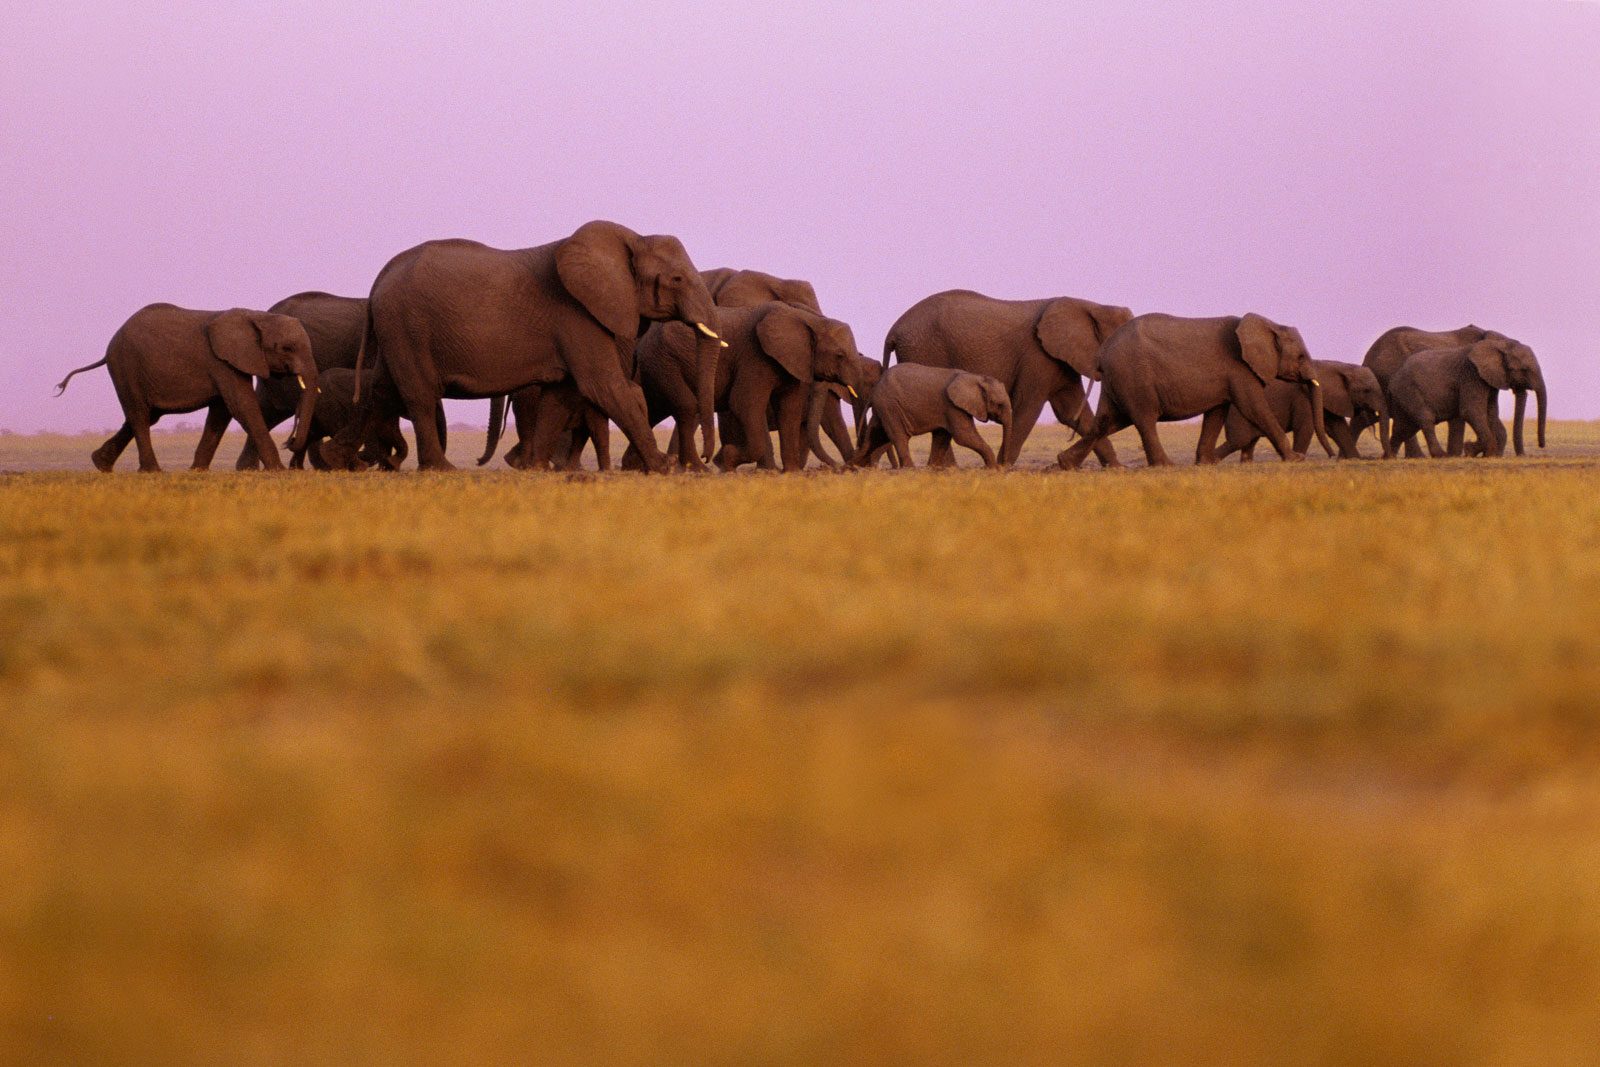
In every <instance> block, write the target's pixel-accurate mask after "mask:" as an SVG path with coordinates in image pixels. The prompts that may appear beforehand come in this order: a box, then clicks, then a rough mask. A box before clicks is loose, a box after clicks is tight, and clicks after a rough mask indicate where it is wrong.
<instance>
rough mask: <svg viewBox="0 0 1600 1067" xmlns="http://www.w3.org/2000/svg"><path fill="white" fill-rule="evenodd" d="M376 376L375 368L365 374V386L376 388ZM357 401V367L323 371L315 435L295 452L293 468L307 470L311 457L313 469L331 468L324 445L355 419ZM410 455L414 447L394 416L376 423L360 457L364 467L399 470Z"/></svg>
mask: <svg viewBox="0 0 1600 1067" xmlns="http://www.w3.org/2000/svg"><path fill="white" fill-rule="evenodd" d="M373 375H374V371H373V368H371V367H368V368H367V369H366V370H364V371H363V372H362V378H363V379H364V383H365V387H366V388H368V389H370V388H372V378H373ZM355 398H356V372H355V368H353V367H330V368H328V369H327V370H325V371H323V372H322V375H321V377H320V378H319V379H318V381H317V399H316V405H315V407H314V409H313V411H312V414H311V432H310V433H309V434H308V435H307V437H306V446H305V447H304V448H302V449H300V450H299V451H297V452H295V453H294V458H293V459H291V460H290V461H289V466H290V467H291V468H294V469H297V470H298V469H300V468H303V467H304V466H305V463H306V459H307V457H309V458H310V460H311V466H312V467H313V468H315V469H316V470H319V471H325V470H328V469H329V467H328V463H327V461H326V460H325V459H323V458H322V442H323V441H324V440H326V439H328V438H330V437H332V436H333V435H334V434H336V433H338V432H339V431H340V430H342V429H344V427H345V426H346V425H347V424H348V423H349V422H350V420H351V419H353V418H355V414H356V399H355ZM410 452H411V446H410V445H408V444H407V443H406V437H405V434H403V433H401V432H400V420H399V418H397V417H393V416H391V417H389V418H387V419H379V420H375V421H374V422H373V424H372V429H371V431H370V432H369V433H368V434H367V440H366V442H365V443H364V444H363V445H362V446H361V451H360V453H359V456H360V459H361V462H362V464H363V465H364V466H368V467H372V466H376V467H382V468H383V469H384V470H391V471H397V470H399V469H400V464H401V463H403V462H405V458H406V456H407V455H409V454H410Z"/></svg>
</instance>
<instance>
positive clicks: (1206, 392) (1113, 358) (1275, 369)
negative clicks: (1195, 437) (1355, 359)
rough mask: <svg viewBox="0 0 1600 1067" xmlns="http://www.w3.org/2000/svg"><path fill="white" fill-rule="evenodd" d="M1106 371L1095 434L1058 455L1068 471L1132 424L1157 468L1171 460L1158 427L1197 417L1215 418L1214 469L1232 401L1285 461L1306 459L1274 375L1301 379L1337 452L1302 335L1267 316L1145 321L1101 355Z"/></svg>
mask: <svg viewBox="0 0 1600 1067" xmlns="http://www.w3.org/2000/svg"><path fill="white" fill-rule="evenodd" d="M1100 375H1101V378H1100V409H1099V411H1098V412H1097V414H1096V416H1095V424H1094V427H1093V429H1092V430H1091V431H1090V432H1089V433H1087V434H1085V435H1084V437H1083V439H1082V440H1080V441H1078V442H1077V443H1076V444H1074V445H1073V446H1072V447H1071V448H1068V449H1066V450H1064V451H1063V452H1062V453H1061V454H1060V455H1059V456H1057V457H1056V460H1057V462H1058V463H1059V464H1060V465H1061V466H1062V467H1063V468H1065V469H1067V470H1074V469H1076V468H1077V467H1078V466H1079V465H1080V464H1081V463H1082V462H1083V460H1084V457H1086V456H1087V455H1088V454H1089V450H1090V449H1091V448H1093V447H1094V446H1095V445H1096V444H1097V443H1099V442H1100V441H1101V440H1102V439H1104V438H1106V437H1109V436H1111V435H1112V434H1114V433H1116V432H1117V431H1118V430H1120V429H1122V428H1123V427H1125V426H1130V425H1131V426H1134V427H1137V428H1138V430H1139V438H1140V440H1141V441H1142V442H1143V444H1144V454H1145V459H1146V461H1147V462H1148V463H1149V464H1150V465H1151V466H1152V467H1157V466H1165V465H1167V464H1170V463H1171V462H1172V460H1171V459H1170V458H1169V457H1168V456H1167V453H1166V450H1165V449H1164V448H1162V447H1161V438H1160V436H1159V435H1157V433H1156V424H1157V423H1158V422H1176V421H1179V420H1182V419H1191V418H1194V417H1195V416H1196V415H1204V416H1205V421H1204V422H1203V423H1202V425H1201V428H1200V445H1199V448H1198V449H1196V453H1195V462H1196V463H1214V462H1216V454H1215V446H1216V439H1217V435H1218V434H1220V433H1221V432H1222V425H1223V421H1224V420H1225V418H1226V416H1227V413H1228V409H1229V406H1230V405H1231V406H1232V407H1234V408H1237V409H1238V411H1239V413H1240V414H1241V415H1242V416H1244V418H1246V419H1247V420H1249V421H1250V422H1251V423H1252V424H1254V425H1255V426H1256V427H1257V428H1258V429H1260V430H1261V431H1262V432H1263V433H1264V434H1266V436H1267V437H1268V439H1270V440H1271V441H1272V446H1273V447H1274V448H1275V449H1277V451H1278V455H1279V456H1280V457H1282V458H1283V459H1285V460H1291V459H1293V460H1299V459H1304V458H1305V456H1304V454H1303V453H1299V452H1295V451H1294V450H1293V449H1292V448H1291V447H1290V445H1289V439H1288V437H1287V436H1286V435H1285V434H1284V432H1283V427H1282V426H1281V425H1279V423H1278V420H1277V418H1276V416H1274V415H1273V414H1272V408H1271V407H1270V405H1268V403H1267V395H1266V387H1267V384H1268V383H1269V382H1271V381H1272V380H1273V379H1274V378H1282V379H1284V380H1285V381H1291V382H1297V383H1300V384H1301V386H1302V387H1303V388H1305V389H1307V390H1308V391H1309V399H1310V403H1311V413H1312V424H1313V428H1314V429H1315V430H1316V432H1317V439H1318V440H1319V441H1321V442H1322V447H1323V448H1324V449H1325V450H1326V451H1327V452H1328V453H1329V454H1330V455H1332V454H1333V445H1332V444H1331V443H1330V442H1329V441H1328V435H1327V431H1326V429H1325V428H1324V426H1323V420H1322V390H1321V388H1320V387H1319V386H1318V385H1317V381H1316V375H1315V372H1314V371H1313V370H1312V367H1311V355H1310V353H1309V352H1307V351H1306V346H1305V341H1304V340H1302V339H1301V337H1300V331H1299V330H1296V329H1295V328H1294V327H1292V326H1281V325H1279V324H1278V323H1275V322H1272V321H1270V320H1268V319H1265V318H1262V317H1261V316H1260V315H1254V314H1251V315H1245V316H1244V317H1243V318H1237V317H1234V316H1227V317H1224V318H1215V319H1183V318H1178V317H1176V316H1173V315H1140V316H1139V317H1138V318H1136V319H1134V320H1132V321H1131V322H1129V323H1128V324H1127V325H1125V326H1123V327H1122V328H1121V329H1119V330H1117V332H1116V333H1114V334H1112V335H1111V337H1110V338H1109V339H1108V340H1107V341H1106V343H1105V345H1104V346H1103V347H1102V348H1101V349H1100Z"/></svg>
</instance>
